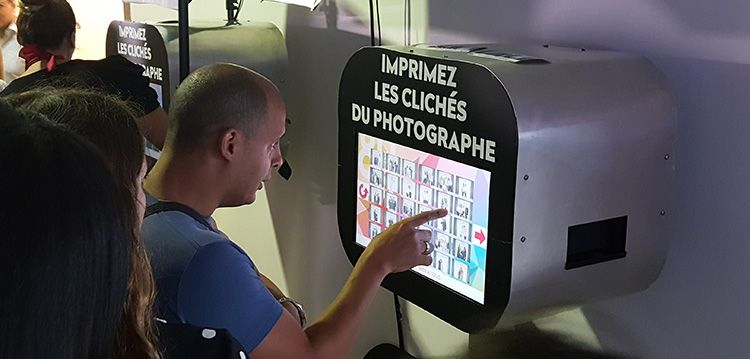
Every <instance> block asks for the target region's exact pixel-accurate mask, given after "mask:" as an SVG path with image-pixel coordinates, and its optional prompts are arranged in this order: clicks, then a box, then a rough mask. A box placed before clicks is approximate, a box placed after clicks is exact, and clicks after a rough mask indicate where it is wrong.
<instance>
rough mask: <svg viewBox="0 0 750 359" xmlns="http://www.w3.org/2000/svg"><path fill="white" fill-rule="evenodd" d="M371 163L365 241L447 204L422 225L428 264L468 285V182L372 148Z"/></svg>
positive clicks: (470, 188) (470, 187)
mask: <svg viewBox="0 0 750 359" xmlns="http://www.w3.org/2000/svg"><path fill="white" fill-rule="evenodd" d="M370 164H371V166H370V193H369V196H370V198H369V201H370V209H369V210H370V239H372V238H375V236H377V235H378V234H380V232H382V231H383V229H385V228H388V227H389V226H391V225H393V224H394V223H396V222H398V221H399V220H401V219H403V218H406V217H410V216H413V215H415V214H417V213H420V212H424V211H429V210H432V209H436V208H446V209H447V210H448V215H447V216H445V217H443V218H439V219H436V220H434V221H432V222H430V223H427V224H426V225H425V226H424V228H425V229H429V230H431V231H432V235H433V238H432V239H433V243H434V244H435V251H434V252H433V258H432V259H433V261H432V266H433V267H435V268H436V269H438V270H440V271H441V272H443V273H445V274H447V275H449V276H452V277H453V278H455V279H457V280H459V281H461V282H464V283H469V265H468V263H469V260H470V259H471V256H472V253H471V237H470V236H471V223H472V222H471V221H472V213H471V211H472V208H473V207H472V203H473V186H474V183H473V181H471V180H469V179H466V178H463V177H460V176H457V175H453V174H451V173H448V172H443V171H440V170H436V169H435V168H432V167H428V166H424V165H418V164H417V163H415V162H413V161H409V160H406V159H403V158H400V157H398V156H396V155H392V154H389V153H385V154H384V153H383V152H381V151H377V150H374V149H373V150H371V157H370Z"/></svg>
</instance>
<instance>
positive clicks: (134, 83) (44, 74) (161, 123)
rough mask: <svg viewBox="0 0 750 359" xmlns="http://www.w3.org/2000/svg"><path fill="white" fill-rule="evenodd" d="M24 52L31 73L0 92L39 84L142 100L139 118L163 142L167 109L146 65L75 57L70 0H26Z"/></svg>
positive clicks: (151, 137) (21, 35) (21, 26)
mask: <svg viewBox="0 0 750 359" xmlns="http://www.w3.org/2000/svg"><path fill="white" fill-rule="evenodd" d="M17 26H18V42H19V43H20V44H21V45H22V46H23V47H22V49H21V53H20V54H19V55H20V56H21V57H22V58H23V59H24V60H25V61H26V72H25V73H24V75H23V76H21V77H19V78H17V79H16V80H14V81H12V82H11V83H9V84H8V86H7V87H6V88H5V90H3V91H2V92H0V97H2V96H8V95H10V94H15V93H20V92H24V91H27V90H29V89H32V88H39V87H50V86H51V87H77V88H81V87H83V88H86V87H89V88H94V89H97V90H99V91H104V92H108V93H111V94H115V95H117V96H118V97H120V98H122V99H123V100H126V101H129V102H132V103H134V104H137V105H138V107H140V110H141V111H142V113H143V115H142V116H141V117H139V118H138V120H137V121H136V123H137V124H138V129H139V130H140V132H141V134H142V135H143V136H144V137H146V139H147V140H148V141H149V142H151V143H152V144H154V145H156V146H157V147H159V148H161V147H162V146H163V144H164V136H165V135H166V130H167V114H166V112H165V111H164V110H163V109H162V108H161V106H160V104H159V102H158V99H157V95H156V92H155V91H154V90H153V89H152V88H151V87H150V86H149V80H148V78H146V77H144V76H143V75H142V74H143V68H141V67H140V66H138V65H136V64H134V63H132V62H130V61H128V60H126V59H125V58H123V57H122V56H110V57H107V58H105V59H102V60H97V61H84V60H72V59H71V58H72V56H73V51H74V50H75V33H76V26H77V23H76V18H75V14H74V13H73V9H72V8H71V7H70V4H68V2H67V1H66V0H25V1H24V2H23V5H22V6H21V11H20V14H19V16H18V21H17Z"/></svg>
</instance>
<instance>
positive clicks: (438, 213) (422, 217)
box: [404, 208, 448, 228]
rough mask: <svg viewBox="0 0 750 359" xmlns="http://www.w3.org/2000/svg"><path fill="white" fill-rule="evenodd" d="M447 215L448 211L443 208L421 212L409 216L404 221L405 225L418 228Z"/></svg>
mask: <svg viewBox="0 0 750 359" xmlns="http://www.w3.org/2000/svg"><path fill="white" fill-rule="evenodd" d="M447 214H448V210H447V209H445V208H438V209H433V210H432V211H427V212H422V213H420V214H417V215H414V216H411V217H409V218H407V219H405V220H404V222H405V223H406V224H408V225H409V226H412V227H415V228H416V227H419V226H421V225H423V224H425V223H427V222H429V221H431V220H433V219H436V218H440V217H445V216H446V215H447Z"/></svg>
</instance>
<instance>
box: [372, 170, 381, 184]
mask: <svg viewBox="0 0 750 359" xmlns="http://www.w3.org/2000/svg"><path fill="white" fill-rule="evenodd" d="M370 184H373V185H376V186H378V187H383V171H381V170H379V169H375V168H370Z"/></svg>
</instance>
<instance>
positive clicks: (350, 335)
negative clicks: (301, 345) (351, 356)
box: [305, 256, 388, 358]
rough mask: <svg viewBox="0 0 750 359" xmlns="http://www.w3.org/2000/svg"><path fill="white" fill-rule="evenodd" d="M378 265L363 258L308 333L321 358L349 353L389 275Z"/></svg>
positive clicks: (369, 259) (339, 356)
mask: <svg viewBox="0 0 750 359" xmlns="http://www.w3.org/2000/svg"><path fill="white" fill-rule="evenodd" d="M376 262H377V261H374V260H372V258H365V257H364V256H363V257H362V258H360V260H359V261H358V262H357V265H356V266H355V267H354V270H353V271H352V274H351V275H350V276H349V279H348V280H347V281H346V284H345V285H344V288H343V289H342V290H341V292H339V294H338V296H336V299H335V300H334V301H333V303H331V305H329V306H328V308H327V309H326V311H325V313H324V314H323V316H322V317H321V318H320V319H319V320H317V321H316V322H315V323H314V324H312V325H311V326H310V327H308V328H307V330H305V333H306V334H307V337H308V339H309V340H310V343H311V344H312V346H313V347H314V348H315V351H316V353H317V354H318V357H319V358H343V356H344V355H345V354H346V352H347V351H349V348H350V347H351V345H352V343H353V342H354V338H355V337H356V335H357V333H358V332H359V329H360V327H361V326H362V321H363V319H364V316H365V312H366V310H367V308H368V307H369V305H370V302H371V301H372V298H373V297H374V296H375V293H376V292H377V289H378V287H379V286H380V283H381V282H382V281H383V279H384V278H385V276H386V275H387V274H388V273H387V271H386V270H384V269H383V268H382V266H380V265H379V264H378V263H376Z"/></svg>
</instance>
